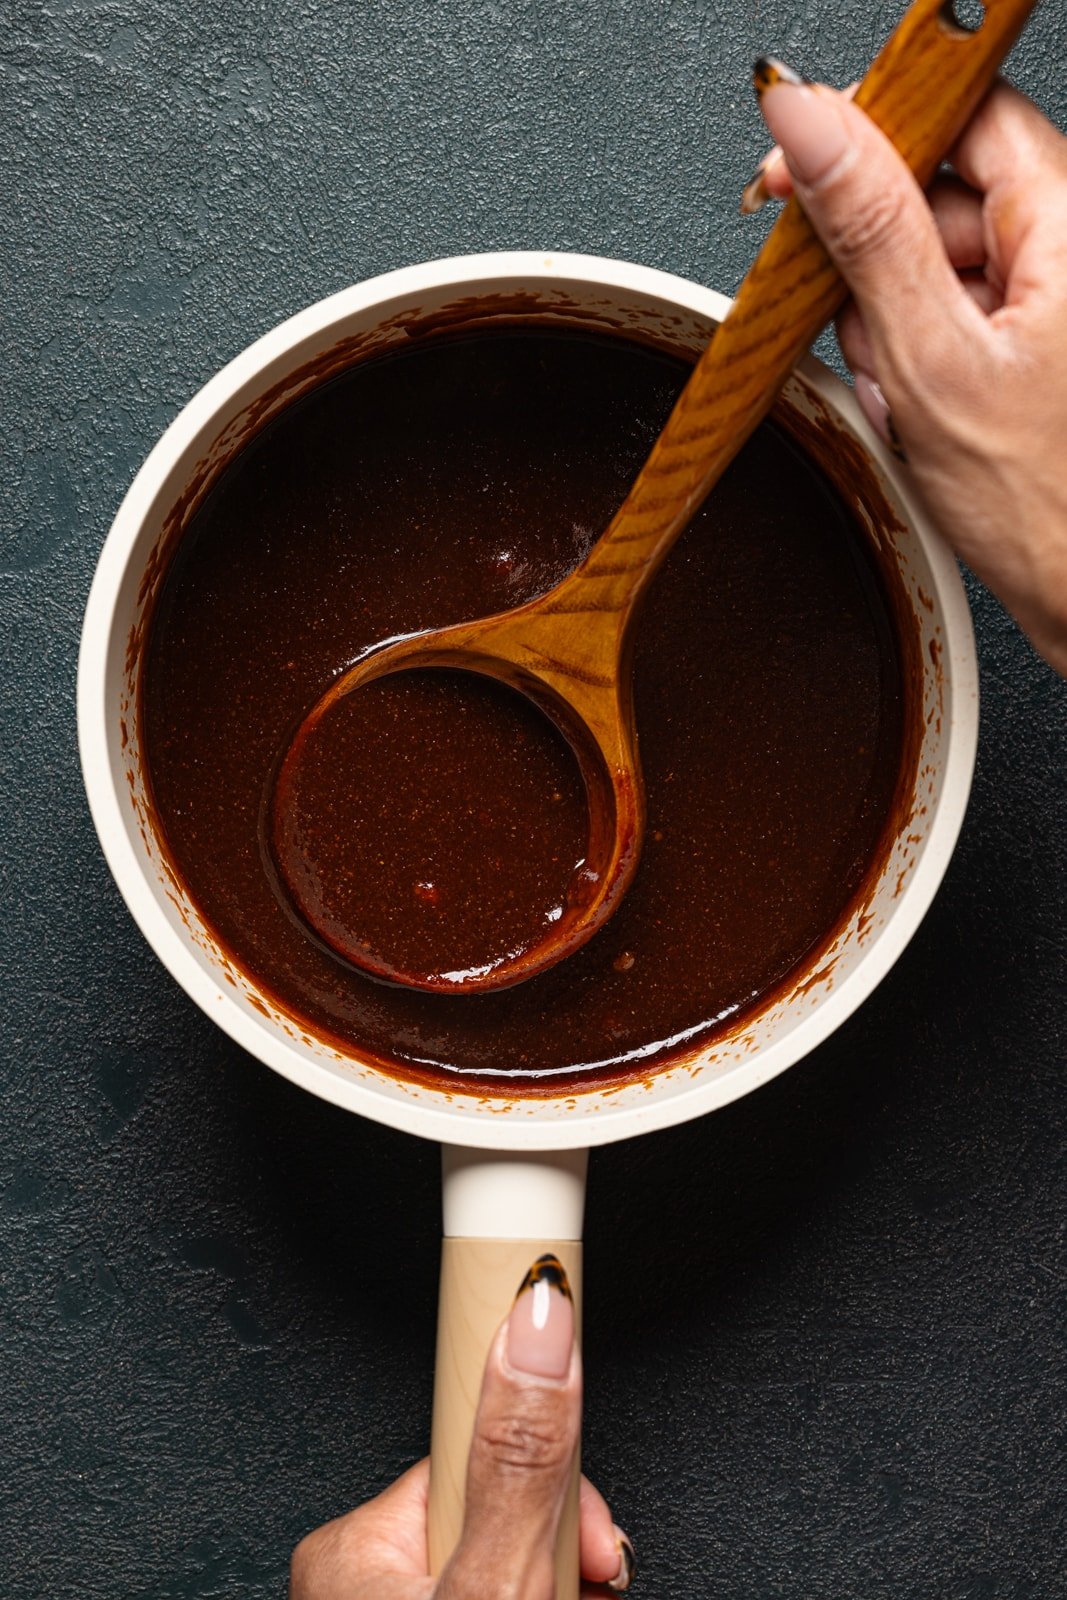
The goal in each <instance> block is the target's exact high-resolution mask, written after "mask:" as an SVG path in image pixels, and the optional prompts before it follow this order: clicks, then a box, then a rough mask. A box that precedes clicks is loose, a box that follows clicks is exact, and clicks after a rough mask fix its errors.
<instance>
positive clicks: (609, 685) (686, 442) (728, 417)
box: [272, 0, 1036, 993]
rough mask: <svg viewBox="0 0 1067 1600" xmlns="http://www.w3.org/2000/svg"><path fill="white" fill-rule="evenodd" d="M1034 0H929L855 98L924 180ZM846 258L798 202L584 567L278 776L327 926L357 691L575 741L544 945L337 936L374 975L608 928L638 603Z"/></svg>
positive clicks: (296, 745) (405, 655)
mask: <svg viewBox="0 0 1067 1600" xmlns="http://www.w3.org/2000/svg"><path fill="white" fill-rule="evenodd" d="M1035 3H1036V0H985V16H984V20H983V22H982V24H981V26H980V27H979V28H978V29H977V30H975V31H973V32H972V31H969V30H967V29H966V28H965V27H963V26H962V25H961V24H960V23H959V22H958V21H957V20H956V13H955V12H954V10H953V6H952V3H951V0H915V3H914V4H913V5H912V6H911V7H910V9H909V10H908V12H907V13H906V15H905V17H904V18H903V20H902V21H901V23H900V25H899V27H898V28H897V30H896V32H895V33H894V34H893V35H892V37H891V38H890V39H889V41H888V42H887V44H886V45H885V47H884V49H883V50H882V52H881V53H880V55H879V56H878V58H877V60H876V61H875V62H874V64H873V66H872V67H871V69H870V71H869V72H868V73H867V76H866V77H865V78H864V80H863V83H862V84H861V85H860V87H859V90H858V91H857V94H856V103H857V105H860V106H862V107H863V109H864V110H865V111H866V112H867V114H868V115H869V116H870V117H871V118H872V119H873V120H874V122H876V123H877V124H878V126H879V127H880V128H881V129H882V131H883V132H884V133H885V134H886V135H887V136H888V137H889V138H890V139H891V140H892V142H893V143H894V144H895V145H896V147H897V149H898V150H899V151H900V153H901V155H902V156H903V157H904V159H905V160H906V161H907V163H908V165H909V166H910V167H911V169H912V171H913V172H914V174H915V175H916V177H917V178H918V180H919V182H920V183H923V184H925V183H927V182H928V181H929V180H930V178H931V177H932V176H933V174H934V171H935V170H936V167H937V165H938V162H939V161H940V160H941V158H942V157H943V155H944V154H945V152H946V151H947V150H948V149H949V148H950V147H951V145H952V143H953V141H954V140H955V138H956V137H957V135H958V134H959V133H960V132H961V130H962V129H963V127H964V125H965V124H966V122H967V120H968V118H969V117H970V115H971V113H972V112H973V111H974V109H975V107H976V106H977V104H978V102H979V100H980V99H981V97H982V95H983V94H984V93H985V92H986V90H987V89H988V88H989V86H990V84H991V83H992V81H993V78H994V75H995V73H996V70H997V67H998V65H999V63H1000V62H1001V60H1002V59H1003V57H1004V56H1005V55H1006V54H1007V52H1008V50H1009V49H1010V48H1011V45H1012V44H1013V43H1014V41H1015V39H1016V38H1017V36H1018V34H1019V33H1020V32H1021V30H1022V28H1023V26H1024V24H1025V22H1026V19H1027V17H1028V15H1029V13H1030V12H1031V10H1032V9H1033V6H1034V4H1035ZM845 294H846V290H845V286H844V283H843V282H842V280H841V278H840V276H839V275H838V272H837V270H836V268H835V267H834V264H833V262H832V261H831V260H830V257H829V256H828V255H827V253H826V251H825V249H824V248H823V245H822V244H821V242H820V240H819V238H818V236H817V235H816V233H815V231H814V229H813V228H812V226H811V224H810V223H809V222H808V220H807V218H806V217H805V215H804V213H803V211H802V210H801V208H800V206H799V204H798V203H797V201H796V200H791V201H790V202H789V203H788V204H787V205H786V206H785V208H784V209H783V211H782V214H781V216H780V217H779V219H778V221H777V223H776V224H775V226H774V228H773V230H772V231H771V233H770V235H769V237H768V238H767V241H766V243H765V244H764V246H763V249H762V250H761V251H760V253H759V255H758V256H757V257H756V260H755V262H754V263H753V265H752V267H751V269H750V271H749V272H748V274H747V275H746V277H745V279H744V281H743V283H742V284H741V287H740V289H739V290H738V293H737V297H736V299H735V301H734V303H733V307H732V309H731V311H730V313H729V315H728V316H727V317H726V319H725V320H724V321H723V323H722V324H721V326H720V327H719V328H718V329H717V330H716V332H715V334H714V336H713V338H712V340H711V343H710V344H709V345H708V347H707V349H706V350H705V352H704V354H703V355H702V356H701V358H700V360H699V362H698V363H697V365H696V367H695V368H694V369H693V373H692V376H691V377H690V379H689V381H688V383H687V384H686V387H685V389H684V390H683V391H682V394H681V395H680V397H679V399H678V401H677V404H676V405H675V407H674V410H673V412H672V413H671V416H670V418H669V420H668V422H667V424H666V426H665V427H664V429H663V432H662V433H661V434H660V436H659V438H658V439H657V441H656V443H655V445H654V446H653V448H652V452H651V454H650V455H649V457H648V460H647V461H646V462H645V465H644V466H643V467H642V469H641V471H640V472H639V474H638V476H637V478H636V480H635V482H634V485H633V487H632V489H631V490H630V492H629V494H628V495H627V497H626V500H625V501H624V503H623V504H622V506H621V507H620V508H619V510H618V512H617V513H616V514H615V516H614V518H613V519H612V521H611V523H610V525H609V526H608V528H607V530H606V531H605V532H604V533H603V534H602V536H601V537H600V539H599V540H598V541H597V543H596V544H595V545H594V546H593V548H592V550H591V551H590V552H589V554H588V556H587V557H586V558H585V560H584V561H583V562H582V564H581V565H580V566H579V567H577V568H576V569H575V571H573V572H572V573H570V574H569V575H568V576H567V577H566V578H564V579H563V581H562V582H561V583H559V584H558V585H557V586H556V587H555V588H554V589H551V590H549V592H548V593H547V594H545V595H542V596H541V598H540V599H537V600H533V601H531V602H530V603H529V604H527V605H524V606H520V607H518V608H517V609H515V610H513V611H505V612H501V613H498V614H497V615H495V616H490V617H483V618H480V619H479V620H478V621H476V622H464V623H460V624H458V625H456V626H454V627H448V628H438V629H434V630H432V631H431V632H427V633H420V634H415V635H413V636H410V637H406V638H400V639H395V640H391V641H387V642H385V643H384V644H382V645H381V646H378V647H376V648H375V649H374V650H372V651H371V652H370V653H369V654H367V655H365V656H364V657H362V659H361V660H359V661H358V662H356V664H355V665H354V666H352V667H350V668H349V669H348V670H347V671H346V672H345V673H343V675H342V676H341V677H339V678H338V679H337V680H336V681H335V682H334V683H333V684H332V685H331V686H330V688H329V689H328V690H327V691H326V693H325V694H324V695H323V696H322V698H321V699H320V700H319V701H318V702H317V704H316V705H315V706H314V707H313V708H312V710H311V711H310V712H309V713H308V716H307V717H306V718H305V719H304V722H303V723H302V724H301V726H300V728H299V729H298V731H297V734H296V736H295V738H294V739H293V742H292V744H291V745H290V746H289V749H288V750H287V752H286V754H285V757H284V759H283V761H282V764H281V767H280V769H279V773H278V778H277V781H276V784H275V789H274V795H273V802H272V842H273V848H274V853H275V859H276V862H277V866H278V869H279V873H280V875H281V877H282V879H283V881H284V882H285V884H286V885H287V887H288V890H289V892H290V894H291V895H292V897H293V899H294V901H295V903H296V905H297V908H298V910H299V911H300V912H301V914H302V916H303V917H304V918H305V920H307V921H308V922H309V923H310V924H311V926H312V928H313V929H314V928H315V927H316V923H315V907H314V906H313V905H310V904H308V903H306V902H305V901H304V900H303V899H302V889H301V885H302V884H303V883H304V882H305V880H306V874H302V873H301V872H300V871H299V870H297V865H296V863H291V862H289V861H287V858H286V849H287V848H288V846H287V845H286V844H285V843H284V842H283V841H285V840H286V839H291V838H292V837H293V831H292V830H288V832H287V830H286V829H285V828H284V826H283V822H284V814H285V810H286V807H287V805H288V804H289V803H290V797H291V794H292V792H293V783H294V779H295V777H296V774H297V769H298V766H299V762H300V759H301V753H302V751H303V750H304V749H305V747H306V744H307V740H308V738H309V736H310V735H311V734H312V733H313V732H314V729H315V726H316V725H317V723H318V722H319V721H320V719H321V718H322V717H323V716H324V714H325V713H326V712H327V711H328V710H329V709H330V707H331V706H333V705H334V704H336V702H337V701H338V700H339V699H340V698H342V697H343V696H345V695H349V694H352V693H354V692H355V691H356V690H358V689H360V688H362V687H363V686H364V685H366V684H368V683H371V682H373V681H374V680H375V679H378V678H382V677H384V676H386V675H387V674H390V673H395V672H403V671H406V670H408V669H411V668H427V667H448V668H461V669H464V670H466V671H469V672H476V673H483V674H486V675H488V676H489V677H493V678H498V679H501V680H503V681H504V682H506V683H508V684H510V685H511V686H513V687H514V688H516V689H518V690H520V691H521V692H522V693H523V694H525V695H527V696H528V697H529V698H530V699H531V700H533V701H534V702H535V703H536V704H537V705H538V706H539V707H541V709H542V710H543V711H544V712H545V713H546V714H547V715H548V716H549V717H550V718H551V719H552V720H553V721H554V722H555V723H556V724H557V725H558V726H559V728H560V729H561V730H562V731H563V733H564V734H565V735H566V737H567V739H568V740H569V741H570V744H571V746H572V748H573V749H574V752H575V754H576V757H577V759H578V762H579V764H580V767H581V771H582V775H583V777H584V780H585V784H586V791H587V796H588V804H589V841H588V851H587V855H586V861H585V864H584V867H583V869H582V871H581V872H579V873H578V874H577V875H576V877H575V879H574V882H573V885H572V890H571V893H570V895H569V898H568V904H567V906H566V908H565V910H564V914H563V916H562V917H561V918H560V919H559V920H558V921H556V922H555V923H552V924H547V925H546V932H545V937H544V940H543V942H541V943H538V944H536V945H534V946H532V947H531V948H528V949H523V950H521V951H519V952H517V953H513V954H511V955H509V956H507V957H506V958H504V959H502V960H501V961H499V962H497V963H496V964H494V965H492V966H491V967H490V968H489V969H488V970H484V971H475V972H464V973H454V974H432V975H430V974H419V973H407V972H405V973H403V974H398V973H397V972H396V971H395V970H394V969H393V968H391V967H390V966H389V965H388V964H387V963H386V962H385V961H383V960H382V959H381V958H380V957H379V956H378V955H377V954H375V953H374V952H371V951H369V950H367V949H365V948H364V947H363V946H362V945H361V944H360V943H359V941H358V938H356V936H355V935H353V938H352V940H351V941H349V940H347V939H345V940H339V939H338V937H337V935H336V931H335V930H334V931H332V932H331V934H330V935H327V934H326V933H325V932H324V931H323V930H321V929H316V931H318V932H319V933H320V936H322V937H327V938H328V942H329V943H330V944H331V945H333V947H334V948H335V949H337V950H338V951H339V952H340V953H341V954H342V955H344V956H345V957H346V958H347V959H349V960H350V961H352V962H354V963H355V964H356V965H357V966H360V967H363V968H364V969H366V970H367V971H368V972H370V973H372V974H373V975H375V976H378V977H383V978H386V979H388V980H389V981H393V982H396V981H398V978H400V981H403V982H404V983H406V984H409V985H410V986H412V987H414V988H421V989H428V990H433V991H437V992H453V993H458V992H464V993H470V992H472V991H477V990H487V989H502V988H505V987H507V986H508V985H510V984H514V983H519V982H521V981H522V980H524V979H526V978H530V977H533V976H534V975H535V974H536V973H539V972H542V971H544V970H545V969H546V968H547V967H550V966H552V965H553V964H554V963H556V962H557V961H561V960H563V958H564V957H565V956H568V955H570V954H571V953H572V952H573V951H575V950H577V949H578V948H579V946H580V945H582V944H584V943H585V941H586V940H587V939H589V938H590V937H591V935H592V934H594V933H595V932H596V931H597V929H598V928H600V927H601V926H602V925H603V924H604V922H606V920H607V919H608V917H610V916H611V914H612V912H613V911H614V910H615V908H616V907H617V906H618V904H619V902H620V901H621V899H622V897H623V895H624V894H625V892H626V890H627V888H628V886H629V884H630V882H631V880H632V879H633V875H634V872H635V870H636V868H637V864H638V860H639V858H640V854H641V845H642V841H643V837H644V828H645V803H644V790H643V784H642V778H641V767H640V762H639V760H638V752H637V736H636V732H635V728H634V714H633V692H632V670H631V667H632V657H633V644H634V624H635V619H636V617H637V614H638V602H639V601H640V599H641V597H642V595H643V594H644V592H645V590H646V589H647V587H648V585H649V583H650V582H651V581H652V579H653V577H654V576H655V574H656V572H657V570H658V569H659V566H660V563H661V562H662V561H663V559H664V557H665V556H666V555H667V553H668V551H669V550H670V549H671V547H672V546H673V544H674V542H675V540H676V539H677V538H678V536H679V534H680V533H681V532H682V531H683V529H684V528H685V527H686V525H687V523H688V522H689V520H690V518H691V517H692V515H693V513H694V511H695V510H696V509H697V507H698V506H699V505H700V503H701V502H702V500H703V499H704V497H705V496H706V495H707V493H708V491H709V490H710V489H711V487H712V486H713V484H715V482H716V481H717V480H718V479H719V478H720V477H721V475H722V473H723V472H724V471H725V469H726V467H727V466H728V465H729V463H730V462H731V461H732V460H733V458H734V456H735V455H736V454H737V452H738V450H740V448H741V446H742V445H743V444H744V442H745V440H746V439H747V438H748V437H749V435H750V434H751V433H752V431H753V429H754V428H755V427H756V426H757V424H758V423H759V422H760V421H761V419H762V418H763V417H764V416H765V415H766V414H767V412H768V411H769V410H770V408H771V406H772V404H773V403H774V400H775V398H776V396H777V394H778V392H779V390H780V389H781V386H782V384H783V383H784V382H785V380H786V378H787V377H788V376H789V373H790V371H791V370H792V368H793V366H794V365H795V363H796V362H797V360H798V359H799V357H800V356H801V355H803V353H804V352H805V351H806V350H807V348H808V346H809V344H810V343H811V341H812V339H813V338H814V337H815V336H816V335H817V334H818V333H819V331H820V330H821V329H822V328H823V327H824V326H825V325H826V323H827V322H828V321H829V320H830V318H831V317H832V316H833V315H834V313H835V311H837V309H838V308H839V306H840V305H841V303H842V301H843V300H844V298H845Z"/></svg>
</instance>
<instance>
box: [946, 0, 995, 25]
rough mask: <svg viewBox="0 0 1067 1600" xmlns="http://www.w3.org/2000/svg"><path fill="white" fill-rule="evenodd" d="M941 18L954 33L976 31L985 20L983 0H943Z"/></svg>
mask: <svg viewBox="0 0 1067 1600" xmlns="http://www.w3.org/2000/svg"><path fill="white" fill-rule="evenodd" d="M941 20H942V22H943V23H944V24H945V26H946V27H947V28H950V29H952V31H953V32H955V33H977V32H978V30H979V28H980V27H981V26H982V23H983V22H984V21H985V0H945V3H944V5H943V6H942V7H941Z"/></svg>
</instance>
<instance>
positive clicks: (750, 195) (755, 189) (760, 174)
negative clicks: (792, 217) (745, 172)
mask: <svg viewBox="0 0 1067 1600" xmlns="http://www.w3.org/2000/svg"><path fill="white" fill-rule="evenodd" d="M781 159H782V152H781V151H780V150H779V149H777V148H776V149H774V150H768V152H767V154H766V155H765V156H764V158H763V160H762V161H761V162H760V164H759V166H758V167H757V168H756V170H755V172H754V173H753V174H752V176H751V178H749V180H748V182H747V183H746V184H745V187H744V188H743V189H742V191H741V214H742V216H746V217H750V216H751V215H752V214H753V212H755V211H760V210H762V208H763V207H764V206H765V205H766V204H767V201H768V200H772V199H774V198H776V197H775V196H774V195H772V194H771V192H770V190H769V189H768V188H767V184H766V181H765V180H766V177H767V174H768V172H769V171H770V170H771V168H772V167H776V166H778V165H779V163H780V162H781Z"/></svg>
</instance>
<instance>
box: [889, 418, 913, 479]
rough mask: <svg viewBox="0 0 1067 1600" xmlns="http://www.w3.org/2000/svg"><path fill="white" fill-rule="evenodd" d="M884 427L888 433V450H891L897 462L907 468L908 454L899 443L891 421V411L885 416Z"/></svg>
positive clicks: (898, 435) (897, 434)
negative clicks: (900, 462)
mask: <svg viewBox="0 0 1067 1600" xmlns="http://www.w3.org/2000/svg"><path fill="white" fill-rule="evenodd" d="M885 425H886V429H887V431H888V433H889V448H890V450H892V452H893V454H894V455H895V456H896V458H897V460H898V461H902V462H903V463H904V465H905V466H907V464H908V452H907V451H906V450H905V448H904V446H903V445H902V444H901V442H900V434H899V433H898V432H897V425H896V423H895V422H894V421H893V413H892V412H891V411H887V412H886V414H885Z"/></svg>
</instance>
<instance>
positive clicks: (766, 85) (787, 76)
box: [752, 56, 811, 97]
mask: <svg viewBox="0 0 1067 1600" xmlns="http://www.w3.org/2000/svg"><path fill="white" fill-rule="evenodd" d="M810 82H811V79H810V78H805V77H804V76H803V74H802V73H799V72H794V71H793V68H792V67H790V66H787V65H786V63H785V62H784V61H781V60H779V58H778V57H777V56H757V57H756V64H755V66H754V67H753V68H752V84H753V87H754V88H755V91H756V93H757V94H758V95H760V96H761V97H762V96H763V95H765V94H766V92H767V90H768V89H773V88H774V86H775V84H776V83H791V84H794V85H796V84H801V83H810Z"/></svg>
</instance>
